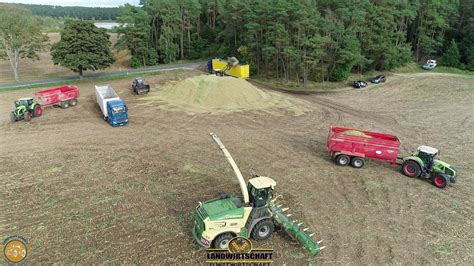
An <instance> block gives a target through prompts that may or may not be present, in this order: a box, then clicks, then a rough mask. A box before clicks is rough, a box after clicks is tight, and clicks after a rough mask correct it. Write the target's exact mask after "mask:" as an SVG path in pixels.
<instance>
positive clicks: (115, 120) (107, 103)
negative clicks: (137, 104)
mask: <svg viewBox="0 0 474 266" xmlns="http://www.w3.org/2000/svg"><path fill="white" fill-rule="evenodd" d="M95 95H96V97H97V104H99V107H100V110H101V111H102V114H103V116H104V120H105V121H107V122H109V124H110V125H111V126H113V127H116V126H124V125H127V124H128V107H127V105H126V104H125V102H124V101H123V100H121V99H120V97H119V96H118V94H117V93H116V92H115V91H114V89H113V88H112V86H110V85H108V84H107V85H101V86H99V85H95Z"/></svg>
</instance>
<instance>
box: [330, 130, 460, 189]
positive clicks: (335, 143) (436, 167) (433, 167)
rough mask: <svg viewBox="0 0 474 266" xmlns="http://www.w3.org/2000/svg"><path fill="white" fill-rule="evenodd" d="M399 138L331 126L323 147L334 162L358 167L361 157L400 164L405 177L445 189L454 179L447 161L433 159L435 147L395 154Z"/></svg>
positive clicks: (362, 164) (363, 161)
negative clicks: (407, 153) (408, 153)
mask: <svg viewBox="0 0 474 266" xmlns="http://www.w3.org/2000/svg"><path fill="white" fill-rule="evenodd" d="M399 149H400V140H399V139H398V138H397V137H396V136H394V135H390V134H385V133H378V132H371V131H366V130H358V129H351V128H344V127H331V129H330V131H329V136H328V140H327V150H328V152H330V154H331V157H332V158H333V159H334V160H335V161H336V164H337V165H341V166H345V165H349V164H350V165H351V166H352V167H354V168H361V167H363V166H364V164H365V159H373V160H379V161H385V162H388V163H391V164H396V165H401V166H402V172H403V174H405V175H406V176H409V177H424V178H427V179H430V180H431V182H432V183H433V185H434V186H436V187H438V188H445V187H446V186H447V185H449V184H450V183H455V182H456V174H457V173H456V170H455V169H454V168H453V167H452V166H451V165H450V164H448V163H446V162H443V161H441V160H438V159H436V157H437V156H438V155H439V151H438V149H435V148H432V147H429V146H420V147H418V149H417V151H416V152H415V153H414V154H412V155H410V156H407V157H403V158H402V157H398V151H399Z"/></svg>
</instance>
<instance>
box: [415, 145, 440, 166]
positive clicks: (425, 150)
mask: <svg viewBox="0 0 474 266" xmlns="http://www.w3.org/2000/svg"><path fill="white" fill-rule="evenodd" d="M438 154H439V150H438V149H436V148H433V147H429V146H420V147H418V149H417V154H416V155H415V156H417V157H419V158H420V159H421V160H422V161H423V163H425V164H426V163H427V162H429V161H433V160H434V158H435V157H436V156H437V155H438Z"/></svg>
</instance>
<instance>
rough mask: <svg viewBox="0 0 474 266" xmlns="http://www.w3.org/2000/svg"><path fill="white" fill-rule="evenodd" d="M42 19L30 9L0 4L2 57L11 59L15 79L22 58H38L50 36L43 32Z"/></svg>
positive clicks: (16, 78) (0, 46)
mask: <svg viewBox="0 0 474 266" xmlns="http://www.w3.org/2000/svg"><path fill="white" fill-rule="evenodd" d="M41 25H42V20H41V19H40V18H39V17H34V16H33V15H32V13H31V11H30V10H28V9H25V8H21V7H18V6H16V5H12V4H0V59H8V60H9V61H10V65H11V68H12V70H13V74H14V76H15V80H16V81H18V80H19V79H20V77H19V73H18V70H19V63H20V59H23V58H29V59H38V52H40V51H42V50H44V48H45V47H46V45H47V42H48V36H47V35H46V34H43V33H42V32H41Z"/></svg>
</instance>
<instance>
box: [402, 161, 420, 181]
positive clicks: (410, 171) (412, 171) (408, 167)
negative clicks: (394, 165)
mask: <svg viewBox="0 0 474 266" xmlns="http://www.w3.org/2000/svg"><path fill="white" fill-rule="evenodd" d="M402 171H403V174H404V175H406V176H408V177H419V176H420V174H421V169H420V165H419V164H418V163H417V162H415V161H411V160H409V161H405V162H403V164H402Z"/></svg>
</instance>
